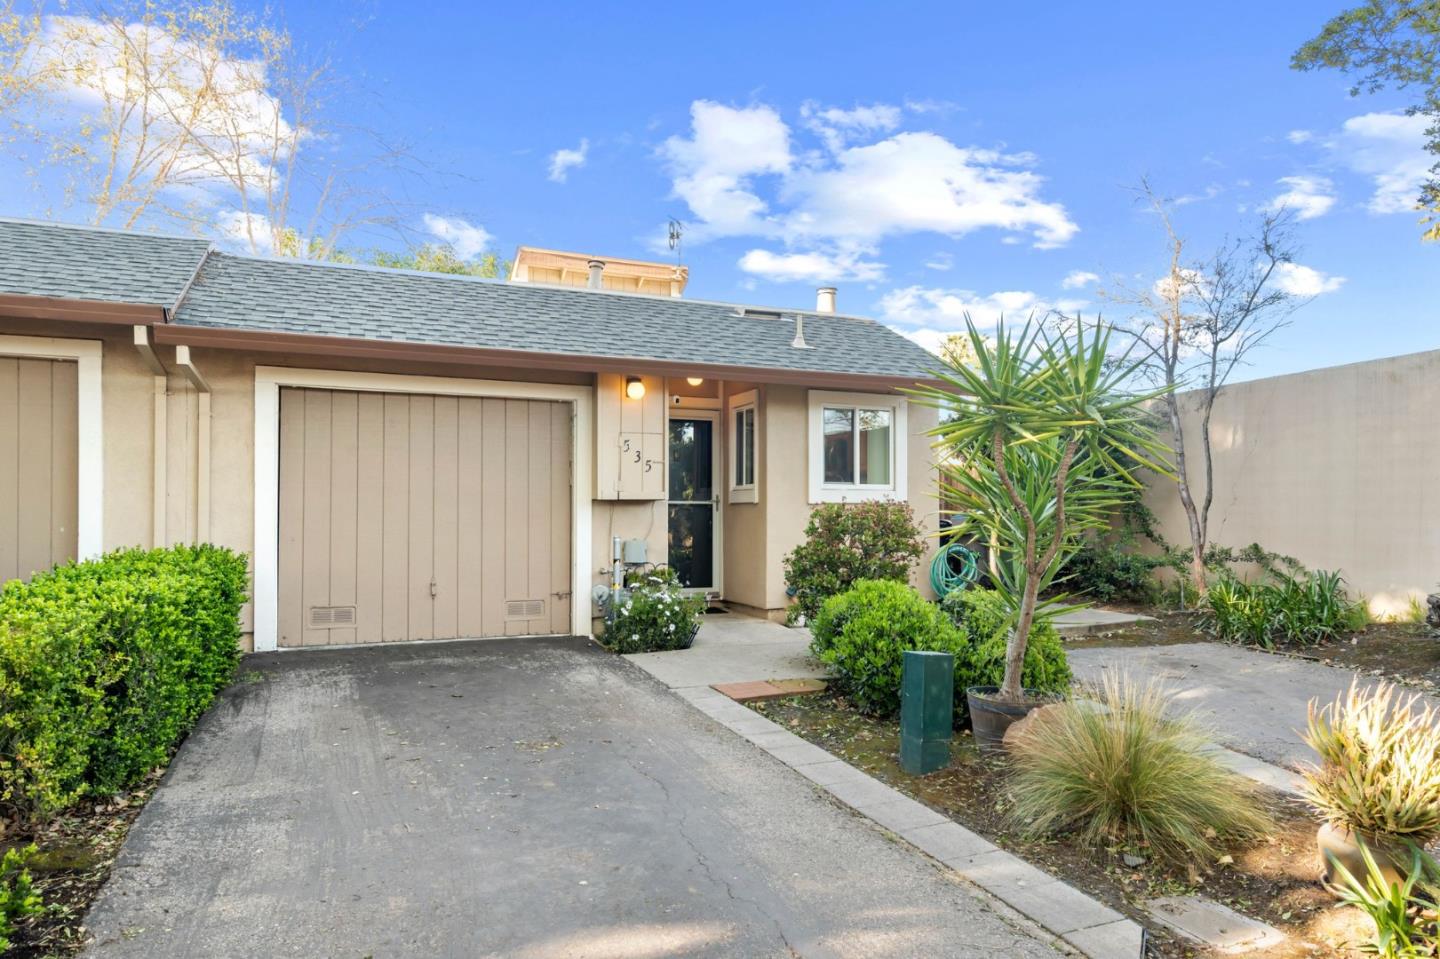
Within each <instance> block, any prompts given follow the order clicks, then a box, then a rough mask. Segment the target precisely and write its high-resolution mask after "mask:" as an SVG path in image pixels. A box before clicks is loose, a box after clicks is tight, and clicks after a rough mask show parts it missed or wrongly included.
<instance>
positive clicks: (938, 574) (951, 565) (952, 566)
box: [930, 543, 980, 598]
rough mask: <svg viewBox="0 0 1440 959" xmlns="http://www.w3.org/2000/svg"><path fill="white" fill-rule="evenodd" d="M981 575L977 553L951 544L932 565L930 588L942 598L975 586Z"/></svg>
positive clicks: (939, 554)
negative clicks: (958, 590) (955, 591)
mask: <svg viewBox="0 0 1440 959" xmlns="http://www.w3.org/2000/svg"><path fill="white" fill-rule="evenodd" d="M979 575H980V567H979V563H978V562H977V561H976V556H975V551H974V550H972V549H969V548H968V547H965V546H961V545H960V544H959V543H951V544H950V545H948V546H946V547H945V548H944V549H942V550H940V552H938V553H936V554H935V561H934V562H932V563H931V564H930V586H931V588H932V589H934V590H935V595H936V596H939V597H942V598H943V597H944V596H946V595H947V594H949V593H951V592H953V591H954V590H957V589H965V588H966V587H968V586H971V585H973V584H974V583H975V580H976V579H977V578H978V577H979Z"/></svg>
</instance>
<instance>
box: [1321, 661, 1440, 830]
mask: <svg viewBox="0 0 1440 959" xmlns="http://www.w3.org/2000/svg"><path fill="white" fill-rule="evenodd" d="M1305 741H1306V742H1308V743H1309V744H1310V746H1311V748H1313V749H1314V750H1315V751H1316V752H1317V753H1319V754H1320V763H1319V765H1318V766H1316V767H1314V768H1312V769H1310V770H1309V771H1308V772H1307V773H1306V774H1305V781H1304V790H1305V795H1306V798H1307V799H1308V800H1309V801H1310V803H1311V805H1313V806H1314V807H1315V809H1316V811H1317V812H1319V813H1320V815H1321V816H1322V817H1323V818H1324V819H1325V820H1326V821H1327V822H1329V823H1332V824H1334V825H1336V826H1341V827H1344V828H1347V829H1350V830H1353V831H1355V832H1358V833H1361V834H1362V835H1371V836H1380V837H1394V838H1399V839H1408V840H1411V841H1414V842H1417V843H1420V844H1422V845H1423V844H1424V843H1426V842H1428V841H1429V840H1431V839H1434V838H1435V837H1436V836H1440V713H1437V711H1436V709H1435V708H1434V707H1433V706H1424V707H1423V708H1421V707H1420V697H1419V695H1418V694H1417V695H1414V696H1410V697H1409V698H1404V697H1402V696H1401V695H1400V694H1399V693H1398V691H1397V690H1396V688H1395V687H1394V686H1392V685H1390V684H1389V683H1379V684H1377V685H1376V686H1374V687H1371V688H1364V687H1361V686H1360V685H1359V684H1358V683H1352V684H1351V686H1350V690H1349V692H1347V693H1345V694H1343V695H1341V696H1340V697H1338V698H1337V699H1336V700H1335V702H1333V703H1330V704H1328V705H1325V706H1323V707H1321V706H1319V705H1318V704H1317V703H1316V701H1315V700H1311V701H1310V716H1309V723H1308V729H1307V732H1306V736H1305Z"/></svg>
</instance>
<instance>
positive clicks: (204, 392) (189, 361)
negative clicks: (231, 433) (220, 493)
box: [175, 343, 210, 543]
mask: <svg viewBox="0 0 1440 959" xmlns="http://www.w3.org/2000/svg"><path fill="white" fill-rule="evenodd" d="M175 365H176V366H178V367H180V372H181V373H184V374H185V378H186V379H187V380H189V381H190V385H191V386H193V387H195V393H196V400H197V405H198V407H199V409H198V414H197V416H196V424H195V541H196V542H197V543H208V542H210V383H209V381H207V380H206V379H205V377H204V376H203V375H201V373H200V370H199V369H198V368H197V367H196V366H195V360H194V358H192V357H191V356H190V347H188V346H186V345H185V344H183V343H182V344H180V345H179V346H177V347H175Z"/></svg>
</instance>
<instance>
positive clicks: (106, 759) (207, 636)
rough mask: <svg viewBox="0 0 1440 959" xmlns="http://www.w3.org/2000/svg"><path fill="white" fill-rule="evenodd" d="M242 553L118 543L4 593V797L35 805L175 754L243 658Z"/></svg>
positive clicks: (117, 781)
mask: <svg viewBox="0 0 1440 959" xmlns="http://www.w3.org/2000/svg"><path fill="white" fill-rule="evenodd" d="M245 598H246V561H245V558H244V557H243V556H240V555H237V554H235V553H232V552H230V551H229V550H225V549H221V548H219V547H214V546H194V547H192V546H176V547H172V548H169V549H157V550H139V549H130V550H120V551H117V552H114V553H110V554H108V555H106V556H104V557H101V558H100V559H97V560H92V561H87V562H83V563H72V564H69V565H66V566H61V567H57V568H56V569H54V570H52V571H50V572H47V573H41V574H39V575H37V576H36V577H35V578H34V579H32V580H31V581H30V582H29V583H20V582H12V583H9V584H7V585H6V586H5V588H4V591H3V592H0V802H5V803H8V804H10V805H12V806H14V807H16V808H17V809H19V810H21V811H23V812H26V813H29V814H32V815H35V814H38V815H46V814H50V813H54V812H56V811H58V810H61V809H64V808H65V807H66V806H69V805H70V804H72V803H73V802H75V801H76V800H78V799H80V798H82V797H84V796H105V795H111V794H114V793H115V792H117V791H119V790H122V789H124V788H126V787H127V786H130V785H132V784H134V783H135V782H137V781H138V780H139V779H140V778H141V777H143V776H144V775H145V774H146V773H147V772H148V771H149V770H151V769H153V768H154V767H156V766H158V765H160V764H162V763H164V762H165V760H166V759H167V757H168V755H169V751H170V749H171V748H172V747H173V746H174V745H175V743H176V742H177V741H178V740H179V739H180V737H181V736H183V735H184V734H185V733H186V732H187V731H188V730H189V729H190V727H191V726H192V725H193V724H194V723H195V720H196V719H198V718H199V717H200V714H201V713H202V712H204V710H205V708H206V707H207V706H209V705H210V703H211V701H212V700H213V699H214V697H215V694H216V693H217V692H218V691H219V690H220V689H221V688H223V687H224V686H225V684H226V683H227V682H229V680H230V678H231V676H232V675H233V674H234V671H235V665H236V663H237V662H238V660H239V648H240V647H239V641H240V622H239V614H240V607H241V605H242V604H243V603H244V602H245Z"/></svg>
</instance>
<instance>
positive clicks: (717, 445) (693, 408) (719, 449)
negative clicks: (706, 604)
mask: <svg viewBox="0 0 1440 959" xmlns="http://www.w3.org/2000/svg"><path fill="white" fill-rule="evenodd" d="M701 403H703V404H704V405H701ZM674 419H682V420H708V421H710V423H711V424H712V425H711V427H710V446H711V449H710V495H711V507H710V508H711V511H712V513H713V514H714V519H713V520H712V521H711V522H712V523H713V529H711V531H710V539H711V544H712V551H713V552H714V556H713V557H712V558H711V564H710V565H711V569H713V570H714V573H715V582H714V583H713V584H712V585H711V586H708V587H695V588H693V589H686V590H685V592H687V593H694V594H696V595H702V594H708V593H714V594H715V596H716V597H717V598H721V599H723V598H724V596H725V548H724V547H725V516H724V514H723V513H722V512H721V511H722V510H723V509H724V508H725V497H724V496H721V495H720V493H721V490H722V488H723V483H724V481H725V476H726V472H725V469H726V467H725V462H724V455H725V444H724V442H722V437H721V430H723V429H724V428H725V416H724V414H723V412H722V411H721V410H720V409H719V408H718V406H717V405H716V401H715V400H708V399H705V398H701V399H700V401H697V402H695V403H694V405H691V404H690V403H685V402H683V401H682V402H681V403H680V404H676V405H674V406H671V407H670V408H669V409H668V410H666V415H665V462H666V463H667V464H669V469H674V468H675V464H674V463H671V462H670V421H671V420H674ZM665 484H666V485H665V563H666V565H667V566H671V568H672V569H673V568H674V567H673V566H672V565H671V564H670V504H671V500H670V485H669V484H670V474H669V472H668V470H667V472H666V474H665Z"/></svg>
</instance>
